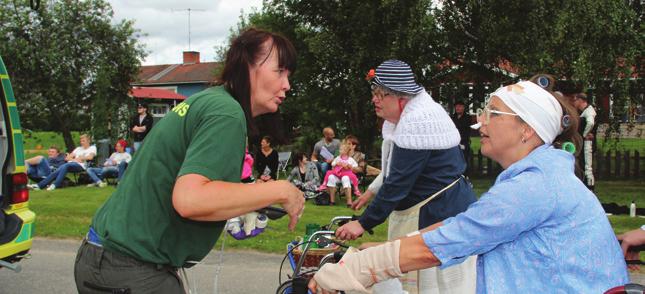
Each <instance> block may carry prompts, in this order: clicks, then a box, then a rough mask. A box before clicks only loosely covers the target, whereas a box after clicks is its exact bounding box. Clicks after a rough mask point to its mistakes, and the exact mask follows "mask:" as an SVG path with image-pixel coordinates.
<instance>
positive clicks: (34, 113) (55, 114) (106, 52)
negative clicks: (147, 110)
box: [0, 0, 144, 149]
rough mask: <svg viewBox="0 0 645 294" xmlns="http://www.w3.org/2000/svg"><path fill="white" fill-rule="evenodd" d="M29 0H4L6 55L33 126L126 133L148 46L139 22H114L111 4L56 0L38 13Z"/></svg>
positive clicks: (0, 5) (0, 0) (1, 45)
mask: <svg viewBox="0 0 645 294" xmlns="http://www.w3.org/2000/svg"><path fill="white" fill-rule="evenodd" d="M26 3H27V2H26V1H9V0H0V19H2V20H3V22H2V24H0V38H1V39H0V52H2V54H3V58H4V60H5V63H6V64H7V68H8V70H9V73H10V74H11V75H12V82H13V86H14V89H15V92H16V97H17V101H18V105H19V109H20V111H21V117H22V120H23V122H24V125H25V127H27V128H32V129H47V130H53V131H58V132H61V133H62V135H63V138H64V140H65V145H66V147H67V149H73V147H74V146H75V145H76V142H73V141H72V136H71V131H72V130H88V129H91V131H92V133H93V135H94V136H95V137H98V138H105V137H111V138H116V137H117V136H119V135H120V134H119V128H118V127H117V126H118V125H120V123H119V122H118V119H122V117H123V115H122V114H121V113H120V112H123V111H124V110H123V107H122V105H126V104H127V101H129V100H128V98H127V92H128V90H129V89H130V84H129V83H130V81H132V80H133V79H134V78H135V77H136V74H137V73H138V70H139V65H140V62H139V60H140V58H142V57H143V56H144V50H143V47H142V46H141V45H140V44H138V42H137V40H136V37H137V31H136V30H135V29H134V28H133V26H132V22H131V21H122V22H120V23H116V24H112V23H111V22H112V16H113V12H112V8H111V7H110V5H109V4H108V3H107V2H105V1H103V0H89V1H72V0H65V1H56V2H48V5H44V3H43V5H41V6H44V7H41V8H40V9H39V10H38V11H33V10H31V9H30V8H29V7H28V6H27V5H26Z"/></svg>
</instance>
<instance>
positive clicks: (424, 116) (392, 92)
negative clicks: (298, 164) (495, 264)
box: [336, 60, 476, 293]
mask: <svg viewBox="0 0 645 294" xmlns="http://www.w3.org/2000/svg"><path fill="white" fill-rule="evenodd" d="M368 80H369V82H370V86H371V90H372V102H373V103H374V110H375V112H376V115H377V116H378V117H380V118H382V119H384V120H385V123H384V124H383V130H382V133H383V145H382V158H381V161H382V165H381V166H382V167H383V168H382V172H381V174H380V175H379V176H378V177H377V178H376V179H375V180H374V181H373V182H372V184H370V186H369V188H368V189H367V191H366V192H365V194H364V195H363V196H361V197H359V199H358V200H357V201H355V203H354V205H353V208H354V209H360V208H361V207H362V206H364V205H365V204H367V202H368V201H369V200H370V199H372V198H373V199H372V201H371V203H370V204H369V205H368V206H367V208H366V209H365V211H364V213H363V215H362V216H361V217H360V218H359V219H358V220H357V221H353V222H350V223H348V224H346V225H344V226H342V227H340V228H339V229H338V230H337V231H336V236H337V237H338V238H341V239H350V240H353V239H356V238H358V237H360V236H361V234H363V232H364V231H365V230H367V229H372V228H374V227H376V226H377V225H380V224H382V223H383V222H385V220H386V219H388V217H389V221H388V239H389V240H394V239H397V238H400V237H403V236H405V235H406V234H408V233H412V232H415V231H418V230H419V229H420V228H425V227H427V226H429V225H432V224H434V223H436V222H440V221H442V220H444V219H446V218H449V217H453V216H455V215H457V214H459V213H461V212H463V211H465V210H466V209H467V208H468V206H469V205H470V204H471V203H473V202H475V201H476V197H475V193H474V192H473V190H472V188H471V185H470V183H469V182H468V180H467V179H465V178H464V177H463V176H462V174H463V173H464V171H465V170H466V162H465V160H464V157H463V155H462V152H461V149H460V148H459V142H460V136H459V132H458V131H457V128H456V127H455V124H454V123H453V122H452V119H451V118H450V116H449V115H448V113H446V111H445V110H444V109H443V107H442V106H441V105H439V104H438V103H437V102H436V101H434V100H433V99H432V97H431V96H430V95H429V94H428V93H427V92H426V91H425V89H424V88H423V87H421V86H420V85H419V84H417V83H416V81H415V77H414V74H413V73H412V69H411V68H410V66H409V65H408V64H406V63H405V62H403V61H399V60H387V61H385V62H383V63H382V64H381V65H379V66H378V67H377V68H376V70H372V71H370V74H368ZM475 259H476V258H475V257H472V258H469V260H468V261H466V262H464V263H463V264H461V265H459V266H458V268H457V269H449V270H448V271H442V270H437V269H436V268H433V269H428V270H423V271H421V272H416V271H414V272H411V273H408V274H407V275H405V276H403V277H401V278H400V279H399V280H390V281H386V282H384V284H383V285H379V284H377V285H375V286H374V291H375V293H395V292H396V291H399V292H400V289H401V287H403V289H405V290H406V291H408V292H409V293H473V292H474V287H475ZM455 271H459V272H460V274H459V275H460V276H461V278H457V279H455V278H454V273H455ZM398 281H400V282H401V283H400V284H399V282H398ZM446 287H449V288H450V289H445V288H446ZM379 289H380V290H379ZM395 289H399V290H395Z"/></svg>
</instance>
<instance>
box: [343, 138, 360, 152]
mask: <svg viewBox="0 0 645 294" xmlns="http://www.w3.org/2000/svg"><path fill="white" fill-rule="evenodd" d="M345 141H347V142H349V143H352V144H354V145H356V148H358V145H359V144H360V141H358V138H357V137H356V136H354V135H347V136H345ZM357 150H358V149H357Z"/></svg>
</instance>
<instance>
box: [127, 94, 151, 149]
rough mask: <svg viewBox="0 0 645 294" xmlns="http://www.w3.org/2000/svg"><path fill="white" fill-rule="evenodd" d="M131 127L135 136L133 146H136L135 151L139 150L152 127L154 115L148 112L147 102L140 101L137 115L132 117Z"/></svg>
mask: <svg viewBox="0 0 645 294" xmlns="http://www.w3.org/2000/svg"><path fill="white" fill-rule="evenodd" d="M130 129H131V130H132V134H133V138H134V140H133V141H134V144H132V147H133V148H134V151H137V150H139V148H140V147H141V144H142V143H143V139H144V138H145V137H146V135H147V134H148V132H150V130H151V129H152V116H150V114H148V105H147V104H145V103H143V102H139V103H138V104H137V115H135V116H134V117H133V118H132V123H131V124H130Z"/></svg>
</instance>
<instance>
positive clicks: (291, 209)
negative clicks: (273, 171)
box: [279, 180, 305, 231]
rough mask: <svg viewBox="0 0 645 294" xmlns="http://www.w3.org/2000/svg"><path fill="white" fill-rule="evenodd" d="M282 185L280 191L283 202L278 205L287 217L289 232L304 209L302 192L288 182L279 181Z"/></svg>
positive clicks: (294, 226)
mask: <svg viewBox="0 0 645 294" xmlns="http://www.w3.org/2000/svg"><path fill="white" fill-rule="evenodd" d="M279 182H280V183H281V184H282V187H281V189H280V191H282V193H284V196H285V197H284V198H285V199H284V201H283V202H282V203H280V205H282V207H283V208H284V209H285V210H286V211H287V214H288V215H289V230H291V231H293V230H294V229H295V228H296V224H297V223H298V221H299V220H300V217H301V216H302V213H303V211H304V209H305V197H304V195H303V192H302V191H300V190H298V188H296V186H294V185H293V184H291V183H289V182H288V181H284V180H283V181H279Z"/></svg>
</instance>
